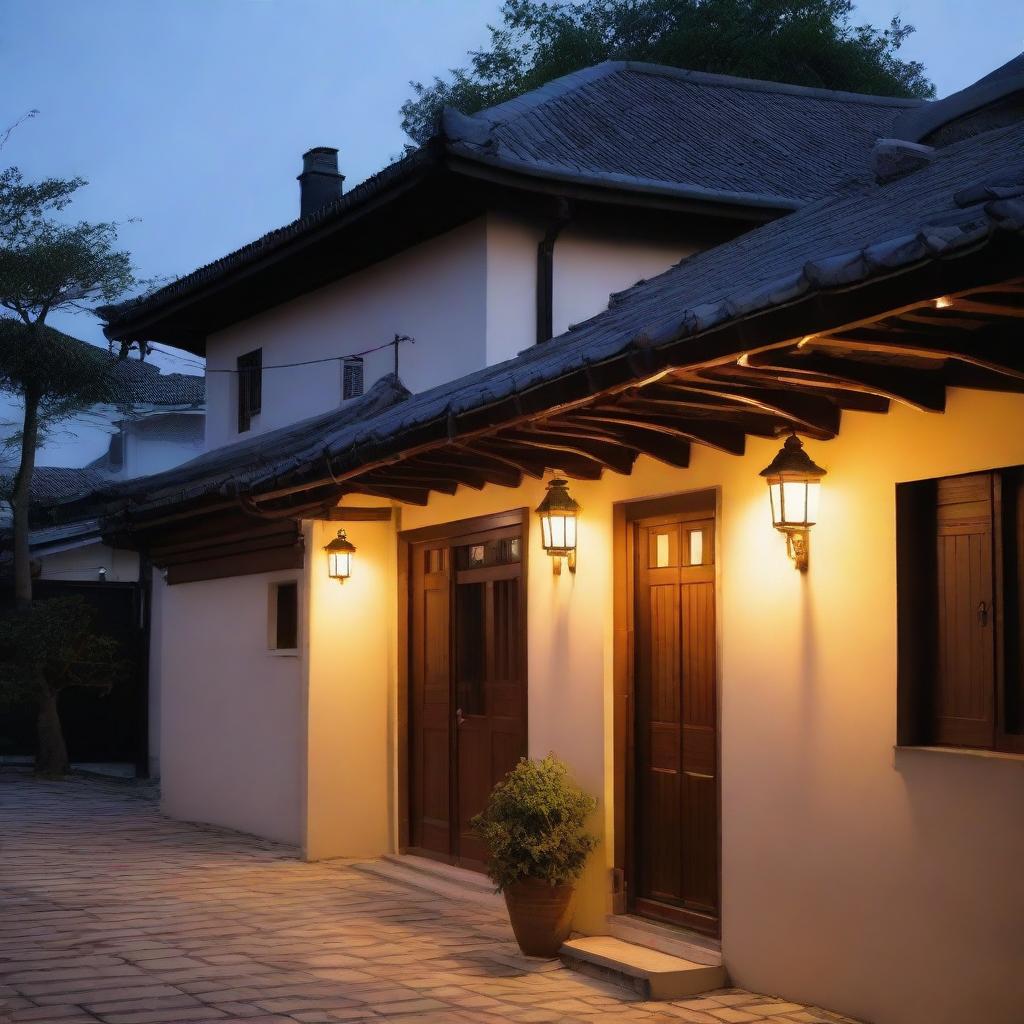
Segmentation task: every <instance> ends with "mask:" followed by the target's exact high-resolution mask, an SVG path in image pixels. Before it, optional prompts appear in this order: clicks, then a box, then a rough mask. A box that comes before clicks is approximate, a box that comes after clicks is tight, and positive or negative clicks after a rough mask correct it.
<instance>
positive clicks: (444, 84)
mask: <svg viewBox="0 0 1024 1024" xmlns="http://www.w3.org/2000/svg"><path fill="white" fill-rule="evenodd" d="M853 7H854V5H853V2H852V0H576V2H569V3H562V2H557V0H550V2H544V0H505V4H504V6H503V7H502V9H501V16H502V23H501V25H499V26H488V28H489V31H490V34H491V42H490V46H489V47H488V48H486V49H483V50H477V51H471V52H470V54H469V67H467V68H453V69H451V71H450V73H449V77H448V79H447V80H445V79H442V78H435V79H434V81H433V82H432V83H430V84H429V85H424V84H423V83H422V82H410V83H409V84H410V85H411V86H412V88H413V91H414V93H415V96H414V97H413V98H412V99H409V100H407V101H406V102H405V103H404V104H403V105H402V108H401V114H402V128H403V130H404V131H405V132H406V133H407V134H408V135H409V136H410V137H411V138H412V139H414V140H415V141H416V142H418V143H423V142H425V141H426V140H427V139H428V138H430V137H431V135H433V134H434V132H435V130H436V126H437V117H438V115H439V113H440V111H441V109H442V108H443V107H445V106H453V107H456V108H457V109H459V110H461V111H462V112H463V113H466V114H472V113H475V112H476V111H478V110H481V109H483V108H484V107H489V106H492V105H493V104H495V103H501V102H503V101H504V100H507V99H510V98H511V97H513V96H518V95H520V94H522V93H524V92H528V91H529V90H531V89H535V88H537V87H538V86H541V85H543V84H544V83H545V82H548V81H550V80H551V79H553V78H558V77H559V76H560V75H565V74H568V73H569V72H571V71H576V70H578V69H579V68H584V67H589V66H590V65H592V64H598V63H600V62H601V61H604V60H639V61H650V62H652V63H656V64H668V65H672V66H674V67H682V68H689V69H690V70H693V71H711V72H716V73H720V74H728V75H738V76H740V77H742V78H762V79H767V80H769V81H775V82H788V83H791V84H794V85H809V86H817V87H821V88H827V89H839V90H845V91H849V92H862V93H873V94H878V95H888V96H910V97H920V98H928V97H931V96H933V95H934V94H935V87H934V86H933V85H932V84H931V82H930V81H929V80H928V78H927V77H926V75H925V69H924V66H923V65H922V64H920V63H919V62H917V61H903V60H900V59H899V57H898V56H897V52H898V51H899V49H900V46H901V45H902V44H903V42H904V40H905V39H906V38H907V36H908V35H910V34H911V33H912V32H913V31H914V29H913V26H911V25H904V24H902V22H901V21H900V19H899V18H898V17H895V18H893V19H892V21H891V22H890V23H889V27H888V28H885V29H877V28H874V27H873V26H871V25H857V26H855V25H853V23H852V21H851V17H852V14H853Z"/></svg>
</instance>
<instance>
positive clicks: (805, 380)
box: [700, 364, 889, 413]
mask: <svg viewBox="0 0 1024 1024" xmlns="http://www.w3.org/2000/svg"><path fill="white" fill-rule="evenodd" d="M700 377H701V379H702V380H707V381H710V382H712V383H718V384H739V385H741V386H750V385H754V386H757V387H767V388H787V389H788V390H790V391H794V390H795V391H796V392H799V393H801V394H805V395H812V396H813V395H816V396H818V397H819V398H827V399H828V400H829V401H831V402H834V403H835V404H836V405H837V406H838V407H839V408H840V409H852V410H853V411H855V412H876V413H885V412H888V411H889V399H888V398H885V397H883V396H882V395H878V394H874V393H873V392H871V391H870V390H868V389H863V388H857V387H855V386H844V385H843V383H842V382H841V381H838V380H834V379H830V378H826V377H822V376H821V375H818V374H807V375H806V376H797V374H796V373H795V372H794V373H792V374H790V375H789V376H787V375H786V374H785V373H779V372H778V371H776V370H772V369H763V370H762V369H760V368H759V367H754V368H750V367H749V365H744V366H739V365H736V364H730V365H729V366H717V367H715V368H714V369H712V370H705V371H702V372H701V374H700Z"/></svg>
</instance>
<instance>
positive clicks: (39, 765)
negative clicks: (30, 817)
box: [0, 597, 128, 778]
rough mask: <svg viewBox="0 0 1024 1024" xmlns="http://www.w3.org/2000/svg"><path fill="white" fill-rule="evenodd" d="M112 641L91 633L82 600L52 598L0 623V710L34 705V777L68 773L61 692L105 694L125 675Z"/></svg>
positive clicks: (90, 612) (92, 617)
mask: <svg viewBox="0 0 1024 1024" xmlns="http://www.w3.org/2000/svg"><path fill="white" fill-rule="evenodd" d="M127 668H128V666H127V663H126V662H125V661H123V660H122V659H121V656H120V648H119V645H118V643H117V641H116V640H113V639H111V638H110V637H107V636H102V635H100V634H98V633H96V631H95V612H94V610H93V609H92V608H91V607H90V606H89V605H88V604H86V602H85V600H84V599H83V598H81V597H54V598H49V599H47V600H43V601H36V602H34V603H33V604H31V605H30V606H29V607H27V608H15V609H12V610H11V611H9V612H8V613H7V614H6V615H5V616H4V617H3V618H0V706H2V705H3V704H4V703H15V702H21V701H35V703H36V707H37V714H36V735H37V738H38V745H37V750H36V772H37V773H38V774H40V775H45V776H48V777H51V778H56V777H59V776H61V775H64V774H65V773H66V772H67V770H68V767H69V765H68V752H67V747H66V745H65V743H64V733H63V731H62V730H61V725H60V715H59V713H58V709H57V702H58V698H59V697H60V693H61V691H62V690H64V689H66V688H67V687H69V686H86V687H90V688H92V689H95V690H98V691H101V692H104V693H105V692H107V691H109V690H110V688H111V687H112V686H113V685H114V684H115V683H117V682H119V681H120V680H121V679H122V678H124V676H125V674H126V672H127Z"/></svg>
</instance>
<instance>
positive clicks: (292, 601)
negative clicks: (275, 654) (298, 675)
mask: <svg viewBox="0 0 1024 1024" xmlns="http://www.w3.org/2000/svg"><path fill="white" fill-rule="evenodd" d="M271 611H272V614H271V635H270V646H271V648H272V649H274V650H276V651H295V650H297V649H298V646H299V585H298V583H297V582H295V581H294V580H288V581H286V582H284V583H274V584H272V585H271Z"/></svg>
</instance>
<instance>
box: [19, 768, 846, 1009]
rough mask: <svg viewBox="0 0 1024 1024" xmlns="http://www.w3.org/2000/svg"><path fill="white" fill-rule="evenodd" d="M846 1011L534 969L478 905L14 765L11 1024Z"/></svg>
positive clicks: (120, 788)
mask: <svg viewBox="0 0 1024 1024" xmlns="http://www.w3.org/2000/svg"><path fill="white" fill-rule="evenodd" d="M844 1020H845V1018H842V1017H839V1016H838V1015H835V1014H830V1013H825V1012H823V1011H821V1010H817V1009H813V1008H809V1007H804V1006H798V1005H796V1004H795V1003H789V1002H786V1001H784V1000H782V999H775V998H772V997H770V996H759V995H754V994H752V993H750V992H744V991H741V990H738V989H727V990H722V991H718V992H714V993H710V994H708V995H705V996H702V997H700V998H695V999H689V1000H685V1001H681V1002H676V1003H645V1002H640V1001H638V1000H637V999H636V997H635V996H632V995H631V994H630V993H627V992H625V991H624V990H621V989H618V988H615V987H612V986H609V985H607V984H604V983H602V982H599V981H597V980H594V979H591V978H587V977H584V976H582V975H578V974H574V973H573V972H571V971H567V970H565V969H563V968H562V967H561V966H559V965H558V964H557V963H545V962H540V963H539V962H535V961H529V960H527V959H525V958H524V957H522V956H521V955H520V954H519V952H518V951H517V949H516V947H515V944H514V942H513V941H512V935H511V931H510V929H509V927H508V923H507V921H506V920H504V918H503V915H499V914H498V913H495V912H492V911H490V910H488V909H486V908H481V907H479V906H477V905H475V904H470V903H461V902H454V901H448V900H445V899H442V898H440V897H438V896H435V895H433V894H431V893H428V892H425V891H422V890H419V889H414V888H406V887H404V886H401V885H397V884H394V883H392V882H389V881H385V880H384V879H379V878H376V877H374V876H371V875H368V874H365V873H363V872H360V871H357V870H354V869H352V868H350V867H347V866H345V865H344V864H342V863H334V864H304V863H302V862H301V861H299V860H297V859H295V855H294V851H291V850H289V849H287V848H285V847H282V846H278V845H275V844H273V843H269V842H265V841H263V840H259V839H255V838H253V837H251V836H243V835H239V834H236V833H232V832H227V831H223V830H220V829H214V828H209V827H201V826H196V825H186V824H182V823H180V822H174V821H170V820H168V819H166V818H163V817H161V816H160V814H159V812H158V810H157V808H156V805H155V803H154V802H153V800H152V798H151V797H147V795H146V794H145V792H144V791H139V790H136V789H134V788H132V787H130V786H127V785H124V784H121V783H113V782H102V781H96V780H85V779H73V780H71V781H68V782H62V783H55V782H42V781H37V780H34V779H32V778H30V777H28V776H26V775H24V774H17V773H6V774H5V773H2V772H0V1022H2V1024H14V1022H23V1021H24V1022H29V1021H31V1022H34V1024H40V1022H53V1024H96V1022H97V1021H100V1022H104V1024H198V1022H201V1021H218V1022H222V1024H228V1022H231V1021H246V1022H248V1024H272V1022H296V1021H298V1022H305V1024H321V1022H323V1024H333V1022H337V1021H343V1022H350V1024H356V1022H367V1021H390V1022H416V1024H435V1022H436V1024H441V1022H444V1024H448V1022H465V1021H475V1022H481V1024H499V1022H506V1021H512V1022H532V1021H538V1022H540V1021H551V1022H579V1021H588V1022H595V1024H610V1022H613V1021H614V1022H618V1021H642V1022H647V1024H669V1022H679V1021H684V1022H687V1021H688V1022H691V1024H754V1022H764V1021H772V1022H777V1024H811V1022H818V1021H821V1022H829V1024H833V1022H841V1021H844Z"/></svg>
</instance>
